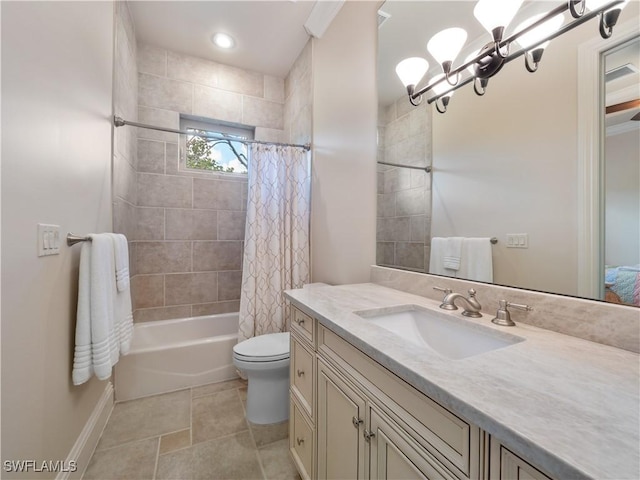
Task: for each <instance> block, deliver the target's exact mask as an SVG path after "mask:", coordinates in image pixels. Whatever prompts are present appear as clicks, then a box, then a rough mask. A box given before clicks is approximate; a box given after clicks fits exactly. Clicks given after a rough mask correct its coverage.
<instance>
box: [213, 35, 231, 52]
mask: <svg viewBox="0 0 640 480" xmlns="http://www.w3.org/2000/svg"><path fill="white" fill-rule="evenodd" d="M211 41H212V42H213V44H214V45H215V46H217V47H220V48H224V49H229V48H233V47H234V46H235V44H236V42H235V41H234V40H233V38H232V37H231V35H227V34H226V33H216V34H214V35H213V36H212V37H211Z"/></svg>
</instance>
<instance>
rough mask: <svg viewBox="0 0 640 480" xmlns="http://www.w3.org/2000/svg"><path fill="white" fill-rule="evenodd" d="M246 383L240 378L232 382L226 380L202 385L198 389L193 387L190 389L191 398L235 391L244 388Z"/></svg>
mask: <svg viewBox="0 0 640 480" xmlns="http://www.w3.org/2000/svg"><path fill="white" fill-rule="evenodd" d="M246 386H247V381H246V380H243V379H241V378H236V379H234V380H227V381H226V382H218V383H210V384H208V385H202V386H200V387H193V388H192V389H191V398H198V397H205V396H207V395H212V394H214V393H218V392H222V391H224V390H236V389H238V388H246Z"/></svg>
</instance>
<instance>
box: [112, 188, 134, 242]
mask: <svg viewBox="0 0 640 480" xmlns="http://www.w3.org/2000/svg"><path fill="white" fill-rule="evenodd" d="M136 230H137V225H136V207H135V206H134V205H132V204H131V203H129V202H127V201H126V200H124V199H123V198H121V197H118V196H116V197H115V198H114V199H113V231H114V232H115V233H122V234H123V235H124V236H126V237H127V239H129V240H133V239H135V238H136Z"/></svg>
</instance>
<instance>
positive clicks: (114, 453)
mask: <svg viewBox="0 0 640 480" xmlns="http://www.w3.org/2000/svg"><path fill="white" fill-rule="evenodd" d="M246 394H247V387H246V382H245V381H243V380H239V379H238V380H230V381H228V382H222V383H215V384H211V385H205V386H202V387H194V388H190V389H186V390H180V391H178V392H173V393H166V394H162V395H155V396H153V397H146V398H141V399H138V400H130V401H127V402H123V403H118V404H116V406H115V407H114V409H113V413H112V414H111V417H110V418H109V421H108V422H107V425H106V427H105V430H104V432H103V433H102V436H101V437H100V441H99V442H98V446H97V448H96V451H95V453H94V454H93V457H91V461H90V462H89V466H88V467H87V470H86V472H85V474H84V476H83V479H84V480H93V479H96V480H110V479H131V480H164V479H180V480H191V479H193V480H198V479H203V480H204V479H207V480H210V479H220V480H244V479H246V480H253V479H260V480H281V479H282V480H299V478H300V477H299V476H298V473H297V471H296V468H295V467H294V465H293V462H292V460H291V458H290V456H289V445H288V422H284V423H280V424H276V425H254V424H251V423H249V422H247V421H246V420H245V404H246Z"/></svg>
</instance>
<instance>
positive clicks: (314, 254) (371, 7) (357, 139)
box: [311, 2, 379, 284]
mask: <svg viewBox="0 0 640 480" xmlns="http://www.w3.org/2000/svg"><path fill="white" fill-rule="evenodd" d="M378 7H379V3H378V2H346V3H345V4H344V6H343V7H342V9H341V10H340V12H339V13H338V15H337V16H336V18H335V19H334V20H333V23H332V24H331V26H330V27H329V29H328V30H327V31H326V33H325V34H324V35H323V37H322V38H320V39H314V41H313V52H312V56H313V166H312V183H311V189H312V195H311V212H312V216H311V263H312V276H313V281H317V282H326V283H332V284H338V283H357V282H365V281H368V280H369V266H370V265H372V264H373V263H374V262H375V254H376V251H375V250H376V242H375V239H376V181H377V180H376V179H377V177H376V119H377V107H376V104H377V92H376V82H375V77H376V47H375V46H376V45H377V23H376V12H377V8H378Z"/></svg>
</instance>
